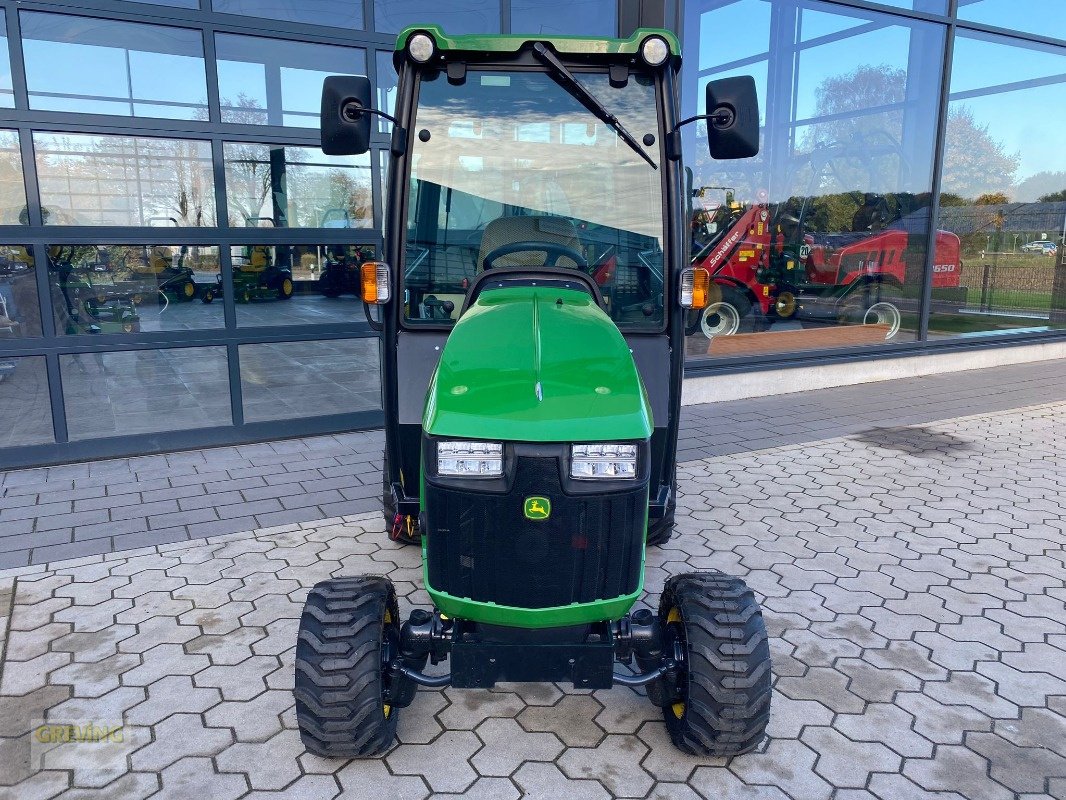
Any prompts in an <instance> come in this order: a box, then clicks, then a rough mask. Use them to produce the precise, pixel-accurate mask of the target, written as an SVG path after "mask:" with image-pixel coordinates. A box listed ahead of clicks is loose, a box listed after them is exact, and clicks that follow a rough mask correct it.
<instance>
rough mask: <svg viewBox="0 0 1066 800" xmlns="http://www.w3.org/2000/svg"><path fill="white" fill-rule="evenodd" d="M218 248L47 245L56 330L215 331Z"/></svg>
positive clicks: (219, 318)
mask: <svg viewBox="0 0 1066 800" xmlns="http://www.w3.org/2000/svg"><path fill="white" fill-rule="evenodd" d="M218 275H219V263H218V248H217V247H202V246H199V245H158V244H156V245H130V244H122V245H117V244H102V245H95V244H76V245H51V246H50V247H49V248H48V282H49V286H50V288H51V295H52V310H53V312H54V314H55V322H56V331H57V332H58V333H60V334H68V335H77V334H86V333H90V334H95V333H140V332H142V331H187V330H195V329H198V328H221V327H223V325H224V320H223V316H222V301H221V300H219V302H217V303H216V302H214V300H215V298H217V297H219V296H221V294H222V291H221V287H220V285H219V281H218Z"/></svg>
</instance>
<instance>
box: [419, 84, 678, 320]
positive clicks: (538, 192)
mask: <svg viewBox="0 0 1066 800" xmlns="http://www.w3.org/2000/svg"><path fill="white" fill-rule="evenodd" d="M578 80H580V81H581V83H582V84H583V85H585V86H587V88H588V90H589V91H590V92H591V93H592V94H593V95H595V96H596V97H597V98H599V99H600V100H601V101H602V102H603V103H604V105H605V106H606V107H608V108H609V109H610V111H611V113H613V114H615V115H616V116H617V117H618V119H620V120H621V121H622V124H623V125H624V126H625V127H626V128H627V129H629V130H630V131H632V135H633V137H634V138H635V142H634V144H633V146H632V147H630V146H629V145H627V144H626V143H625V141H624V140H622V139H621V138H620V137H619V136H618V135H617V134H616V133H615V131H614V130H613V129H612V128H610V127H608V126H607V125H606V124H604V123H603V122H601V121H600V120H599V118H598V117H596V116H595V115H593V114H590V113H589V111H588V109H587V108H586V107H585V106H584V105H583V104H582V103H581V102H580V101H579V100H577V99H576V98H575V97H574V96H573V95H572V94H571V93H570V92H568V91H566V90H565V89H564V88H562V86H561V85H560V84H559V83H557V82H556V81H555V80H553V79H552V78H551V77H550V76H549V75H548V74H547V73H543V72H528V73H510V74H504V73H499V72H493V71H489V70H484V71H479V72H477V73H471V76H470V77H468V78H467V80H466V82H465V83H463V84H461V85H458V86H456V85H450V84H449V82H448V80H447V79H446V78H445V77H444V76H443V75H442V74H437V75H435V76H427V77H424V78H423V79H422V81H421V84H420V86H419V107H418V111H417V123H416V125H415V127H416V128H417V130H418V133H417V136H416V137H414V138H415V139H416V141H415V142H414V145H413V151H412V169H411V182H412V189H411V199H410V202H409V203H408V219H407V253H408V254H407V260H406V265H405V270H404V276H403V278H404V280H403V285H402V292H403V297H404V301H405V302H404V320H405V322H407V323H409V324H412V325H435V326H437V325H448V324H451V323H452V322H453V321H454V320H455V319H456V318H457V316H458V313H459V310H460V308H461V306H462V303H463V298H464V296H465V294H466V289H467V288H468V287H469V285H470V283H471V282H472V281H474V279H475V278H476V277H477V276H478V275H479V274H480V273H481V272H483V271H484V270H486V269H492V268H494V267H514V266H522V265H530V264H536V265H541V264H544V263H545V258H547V259H548V261H547V263H548V264H549V265H552V266H559V267H562V268H568V269H580V270H584V271H585V272H586V273H588V274H590V275H592V276H593V277H594V279H595V280H596V282H597V284H598V285H599V287H600V291H601V292H602V294H603V297H604V301H605V303H606V304H607V307H608V310H609V312H610V315H611V317H612V319H614V321H615V322H617V323H618V324H619V325H620V326H621V327H622V328H623V329H626V328H643V329H645V330H648V329H656V328H660V327H661V326H662V324H663V306H664V294H663V292H664V279H663V249H662V242H663V212H662V203H661V202H659V198H660V196H661V191H662V188H661V186H662V184H661V179H660V172H659V171H658V170H657V169H656V168H655V166H653V165H654V164H656V162H657V161H658V160H659V159H660V153H661V149H660V147H659V143H658V141H657V138H656V136H655V133H657V132H658V121H657V119H656V115H655V102H656V92H655V87H654V85H653V84H652V81H651V79H650V77H648V76H646V75H641V74H638V73H636V72H634V73H633V74H632V75H630V78H629V80H628V81H627V82H626V83H625V84H624V85H616V84H612V83H611V82H610V80H609V76H608V75H607V74H606V72H596V73H592V72H590V73H582V74H581V75H580V76H579V78H578ZM530 98H535V102H531V101H530ZM637 142H644V144H643V145H641V144H639V143H637ZM649 161H650V162H651V163H649ZM520 244H533V245H537V244H542V245H543V244H546V245H549V249H548V250H547V251H545V250H544V249H543V248H541V249H540V250H538V249H537V247H525V248H523V247H517V245H520Z"/></svg>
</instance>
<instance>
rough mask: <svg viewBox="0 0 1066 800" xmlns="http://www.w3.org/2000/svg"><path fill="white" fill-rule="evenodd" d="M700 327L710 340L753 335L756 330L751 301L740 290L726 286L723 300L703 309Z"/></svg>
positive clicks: (723, 290)
mask: <svg viewBox="0 0 1066 800" xmlns="http://www.w3.org/2000/svg"><path fill="white" fill-rule="evenodd" d="M699 327H700V331H701V332H702V333H703V335H704V336H706V337H707V338H708V339H713V338H714V337H716V336H734V335H735V334H738V333H751V332H752V331H754V330H755V328H756V320H755V314H754V313H753V310H752V305H751V301H750V300H749V299H748V298H747V296H746V295H745V294H744V293H743V292H741V291H740V290H738V289H735V288H733V287H730V286H724V287H722V299H721V300H719V301H718V302H716V303H711V304H710V305H709V306H707V308H705V309H703V311H702V313H701V314H700V326H699Z"/></svg>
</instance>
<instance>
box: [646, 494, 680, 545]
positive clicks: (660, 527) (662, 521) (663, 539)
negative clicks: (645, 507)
mask: <svg viewBox="0 0 1066 800" xmlns="http://www.w3.org/2000/svg"><path fill="white" fill-rule="evenodd" d="M674 490H675V495H676V490H677V486H676V485H675V486H674ZM676 509H677V503H676V501H675V502H671V503H670V504H669V505H668V506H667V508H666V513H665V514H663V516H662V517H660V518H659V519H658V520H656V521H655V522H654V523H652V524H649V525H648V538H647V544H648V547H658V546H660V545H664V544H666V543H667V542H668V541H670V537H671V536H673V535H674V514H675V512H676Z"/></svg>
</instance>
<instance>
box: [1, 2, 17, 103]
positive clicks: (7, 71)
mask: <svg viewBox="0 0 1066 800" xmlns="http://www.w3.org/2000/svg"><path fill="white" fill-rule="evenodd" d="M14 107H15V95H14V92H13V91H12V89H11V58H10V56H9V54H8V51H7V16H6V15H5V12H4V10H3V9H0V108H14Z"/></svg>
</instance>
